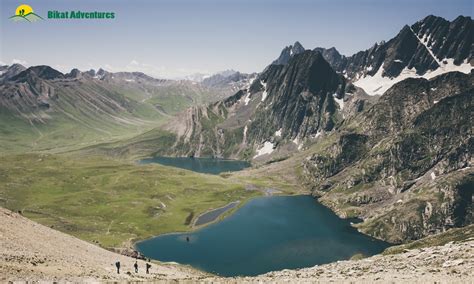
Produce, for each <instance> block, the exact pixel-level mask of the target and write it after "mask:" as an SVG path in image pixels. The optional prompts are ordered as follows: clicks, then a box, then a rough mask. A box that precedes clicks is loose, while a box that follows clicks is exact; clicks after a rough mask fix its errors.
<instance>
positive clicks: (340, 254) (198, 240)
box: [136, 196, 389, 276]
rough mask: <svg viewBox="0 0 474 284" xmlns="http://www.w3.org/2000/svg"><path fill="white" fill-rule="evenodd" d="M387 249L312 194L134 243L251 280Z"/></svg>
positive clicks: (163, 257) (254, 204)
mask: <svg viewBox="0 0 474 284" xmlns="http://www.w3.org/2000/svg"><path fill="white" fill-rule="evenodd" d="M388 246H389V244H388V243H385V242H383V241H380V240H376V239H374V238H371V237H369V236H366V235H364V234H361V233H359V232H358V231H357V230H356V229H355V228H353V227H351V225H350V221H349V220H343V219H340V218H339V217H337V216H336V215H335V214H334V213H333V212H332V211H331V210H329V209H328V208H326V207H324V206H323V205H321V204H319V203H318V202H316V201H315V200H314V199H313V198H312V197H310V196H272V197H260V198H255V199H252V200H250V201H249V202H248V203H247V204H245V205H244V206H242V207H241V208H240V209H238V210H237V211H236V212H235V213H234V214H233V215H231V216H229V217H227V218H225V219H224V220H222V221H220V222H218V223H214V224H211V225H209V226H207V227H204V228H202V229H200V230H197V231H195V232H191V233H176V234H167V235H162V236H158V237H155V238H152V239H148V240H145V241H143V242H139V243H137V244H136V248H137V250H138V251H140V252H141V253H142V254H144V255H145V256H146V257H149V258H153V259H157V260H160V261H166V262H171V261H173V262H178V263H181V264H189V265H191V266H193V267H195V268H198V269H201V270H204V271H207V272H211V273H215V274H219V275H221V276H237V275H244V276H253V275H258V274H262V273H266V272H269V271H275V270H282V269H296V268H302V267H310V266H314V265H316V264H324V263H329V262H334V261H337V260H344V259H349V258H351V257H352V256H354V255H355V254H359V253H360V254H363V255H365V256H370V255H374V254H377V253H380V252H382V251H383V250H384V249H385V248H387V247H388Z"/></svg>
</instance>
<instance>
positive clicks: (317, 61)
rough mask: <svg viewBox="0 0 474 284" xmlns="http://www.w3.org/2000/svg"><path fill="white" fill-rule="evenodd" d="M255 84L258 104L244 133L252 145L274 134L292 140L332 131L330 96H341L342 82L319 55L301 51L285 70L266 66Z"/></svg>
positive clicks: (332, 115) (335, 120)
mask: <svg viewBox="0 0 474 284" xmlns="http://www.w3.org/2000/svg"><path fill="white" fill-rule="evenodd" d="M259 80H260V82H256V83H255V84H258V85H259V87H260V89H261V91H262V98H261V104H260V106H259V108H258V111H257V112H256V115H255V116H254V118H253V119H252V122H251V123H250V125H249V131H248V133H249V134H248V137H249V139H251V140H252V141H255V142H257V143H259V142H263V141H264V140H266V139H269V138H270V137H272V136H273V134H274V133H275V132H276V131H278V130H280V131H281V134H280V137H282V138H291V139H294V138H296V137H307V136H309V135H315V134H316V133H317V132H318V131H320V130H325V131H330V130H332V129H333V128H334V125H335V124H336V122H337V119H338V118H337V117H336V115H335V114H336V109H337V107H336V103H335V101H334V95H338V94H342V96H343V95H344V89H345V81H344V79H343V78H342V77H341V76H339V75H338V74H336V72H334V71H333V69H332V68H331V67H330V65H329V64H328V63H327V62H326V61H325V60H324V58H323V57H322V55H321V54H320V53H318V52H314V51H305V52H303V53H301V54H298V55H295V56H294V57H293V58H292V59H290V61H289V62H288V64H287V65H285V66H281V65H270V66H269V68H267V70H266V71H265V72H264V73H262V74H261V75H260V77H259Z"/></svg>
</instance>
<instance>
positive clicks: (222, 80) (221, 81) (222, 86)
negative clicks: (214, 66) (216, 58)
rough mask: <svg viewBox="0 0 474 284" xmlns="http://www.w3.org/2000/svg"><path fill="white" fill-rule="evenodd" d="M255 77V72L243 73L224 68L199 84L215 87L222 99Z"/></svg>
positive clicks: (246, 84)
mask: <svg viewBox="0 0 474 284" xmlns="http://www.w3.org/2000/svg"><path fill="white" fill-rule="evenodd" d="M256 77H257V74H256V73H254V74H244V73H240V72H238V71H234V70H226V71H222V72H219V73H216V74H214V75H212V76H209V77H207V78H205V79H203V80H202V82H201V84H202V85H203V86H205V87H208V88H212V89H215V90H216V91H217V92H218V93H220V94H221V99H223V98H226V97H229V96H230V95H233V94H235V92H237V91H238V90H240V89H243V88H245V87H246V86H248V85H249V84H250V83H251V81H252V80H253V79H255V78H256Z"/></svg>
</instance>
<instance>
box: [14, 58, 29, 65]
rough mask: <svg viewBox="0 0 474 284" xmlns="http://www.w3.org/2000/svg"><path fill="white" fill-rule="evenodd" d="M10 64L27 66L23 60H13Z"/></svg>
mask: <svg viewBox="0 0 474 284" xmlns="http://www.w3.org/2000/svg"><path fill="white" fill-rule="evenodd" d="M12 64H21V65H27V64H28V62H26V61H25V60H21V59H16V58H14V59H13V60H12Z"/></svg>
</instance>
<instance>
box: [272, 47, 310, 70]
mask: <svg viewBox="0 0 474 284" xmlns="http://www.w3.org/2000/svg"><path fill="white" fill-rule="evenodd" d="M304 51H305V49H304V47H303V45H301V43H299V42H298V41H296V42H295V43H294V44H293V45H289V46H287V47H285V48H284V49H283V50H282V51H281V53H280V56H279V57H278V58H277V59H276V60H275V61H273V63H272V64H273V65H286V64H287V63H288V61H289V60H290V58H291V57H293V56H295V55H297V54H300V53H302V52H304Z"/></svg>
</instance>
